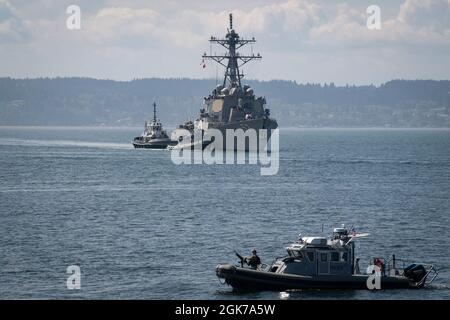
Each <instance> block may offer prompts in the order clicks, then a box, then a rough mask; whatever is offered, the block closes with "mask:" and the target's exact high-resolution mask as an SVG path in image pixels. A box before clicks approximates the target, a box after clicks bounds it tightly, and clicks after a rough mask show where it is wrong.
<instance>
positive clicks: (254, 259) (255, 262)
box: [245, 251, 261, 269]
mask: <svg viewBox="0 0 450 320" xmlns="http://www.w3.org/2000/svg"><path fill="white" fill-rule="evenodd" d="M245 262H246V263H247V264H248V265H249V266H250V267H251V268H252V269H256V268H257V267H258V266H259V265H260V264H261V259H260V258H259V257H258V255H257V254H256V251H254V252H253V255H252V256H251V257H250V258H245Z"/></svg>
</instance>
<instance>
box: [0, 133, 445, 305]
mask: <svg viewBox="0 0 450 320" xmlns="http://www.w3.org/2000/svg"><path fill="white" fill-rule="evenodd" d="M139 131H140V128H122V129H108V128H72V129H67V128H65V129H64V128H13V127H2V128H0V298H18V299H23V298H39V299H47V298H63V299H67V298H96V299H97V298H100V299H103V298H118V299H128V298H137V299H250V298H251V299H279V298H280V297H281V296H284V297H286V296H287V295H285V294H283V295H281V293H279V292H260V293H239V294H237V293H233V292H232V290H231V288H230V287H227V286H224V285H221V284H220V283H219V281H218V279H217V278H216V276H215V272H214V269H215V266H216V265H217V264H218V263H223V262H232V263H236V262H237V261H236V257H235V255H234V253H233V249H237V250H239V251H240V252H241V253H243V254H249V251H250V250H251V249H252V248H254V247H256V248H257V249H258V252H259V253H260V256H261V258H262V260H263V262H266V263H268V262H270V261H271V260H272V259H273V258H275V257H277V256H282V255H284V253H285V249H284V247H285V246H286V245H287V244H289V243H290V242H291V241H293V240H296V237H297V234H298V233H299V232H301V233H302V234H303V235H322V232H321V231H322V230H321V229H322V224H323V225H324V233H325V234H328V233H329V230H331V228H332V227H334V226H339V225H340V224H341V223H345V224H347V225H354V226H355V228H356V230H357V231H360V232H369V233H371V236H370V237H368V238H364V239H361V240H359V241H358V243H357V250H358V256H360V257H361V265H366V264H367V262H368V260H369V258H370V257H374V256H389V255H390V254H392V253H395V254H396V256H397V257H404V258H408V259H410V260H416V261H422V262H433V263H435V264H436V265H437V266H438V267H439V268H445V267H448V266H449V265H450V250H449V238H450V232H449V228H450V131H449V130H381V129H380V130H362V129H361V130H355V129H353V130H344V129H340V130H337V129H336V130H332V129H328V130H318V129H304V130H282V131H281V135H280V144H281V150H280V170H279V173H278V174H277V175H275V176H261V175H260V169H259V167H258V166H256V165H214V166H212V165H181V166H180V165H174V164H173V163H172V162H171V160H170V153H169V152H168V151H153V150H134V149H132V146H131V144H130V143H129V141H130V140H131V138H132V137H134V136H135V135H137V134H138V133H139ZM69 265H79V266H80V268H81V273H82V278H81V290H68V289H67V288H66V279H67V277H68V274H66V268H67V266H69ZM289 298H291V299H322V298H325V299H330V298H331V299H334V298H337V299H449V298H450V270H448V271H446V270H442V271H441V273H440V275H439V277H438V278H437V280H436V281H435V283H434V284H433V285H432V286H431V287H430V288H427V289H425V290H393V291H379V292H369V291H323V290H322V291H321V290H314V291H310V290H304V291H297V292H290V293H289Z"/></svg>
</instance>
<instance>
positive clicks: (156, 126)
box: [133, 102, 176, 149]
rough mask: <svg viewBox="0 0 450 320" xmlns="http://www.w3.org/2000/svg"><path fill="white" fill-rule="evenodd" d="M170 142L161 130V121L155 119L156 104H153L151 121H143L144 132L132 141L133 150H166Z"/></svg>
mask: <svg viewBox="0 0 450 320" xmlns="http://www.w3.org/2000/svg"><path fill="white" fill-rule="evenodd" d="M174 143H175V144H176V142H172V140H171V139H170V137H169V135H168V134H167V132H166V131H165V130H164V129H163V127H162V123H161V121H160V120H159V119H158V118H156V103H155V102H154V103H153V119H152V121H151V122H150V123H148V122H147V121H145V127H144V132H142V134H141V135H140V136H139V137H135V138H134V139H133V146H134V147H135V148H147V149H166V148H167V147H168V146H169V145H172V144H174Z"/></svg>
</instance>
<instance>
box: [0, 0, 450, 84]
mask: <svg viewBox="0 0 450 320" xmlns="http://www.w3.org/2000/svg"><path fill="white" fill-rule="evenodd" d="M71 4H76V5H78V6H79V7H80V8H81V30H75V31H74V30H69V29H68V28H67V27H66V20H67V18H68V16H69V15H68V14H67V13H66V8H67V7H68V6H69V5H71ZM371 4H376V5H378V6H379V7H380V8H381V30H369V29H368V28H367V26H366V20H367V17H368V16H369V15H368V14H367V13H366V8H367V7H368V6H369V5H371ZM229 12H233V14H234V27H235V29H236V31H237V32H238V33H239V34H240V35H241V36H243V37H252V36H254V37H255V38H256V39H257V41H258V42H257V43H256V44H255V45H254V47H253V51H254V52H255V53H256V52H260V53H261V54H262V56H263V59H262V61H261V62H254V63H249V64H247V65H246V66H245V67H244V72H245V73H246V74H247V77H248V78H251V79H261V80H269V79H288V80H296V81H297V82H300V83H306V82H315V83H317V82H319V83H324V82H327V83H330V82H334V83H336V84H338V85H344V84H346V83H349V84H370V83H373V84H380V83H382V82H386V81H389V80H391V79H399V78H401V79H450V0H371V1H364V0H361V1H356V0H347V1H330V0H328V1H325V0H323V1H304V0H280V1H278V0H271V1H269V0H258V1H256V0H246V1H242V0H226V1H224V0H221V1H214V0H209V1H204V0H191V1H182V0H178V1H176V0H169V1H161V0H159V1H152V0H134V1H132V0H124V1H115V0H101V1H95V0H70V1H65V0H35V1H29V0H0V76H9V77H19V78H24V77H56V76H86V77H95V78H108V79H115V80H130V79H134V78H147V77H164V78H166V77H189V78H214V77H215V76H216V73H218V74H219V76H221V75H222V73H223V70H222V69H220V68H219V69H217V68H216V66H215V65H214V64H213V63H212V62H208V63H207V65H206V68H205V69H203V68H202V67H201V65H200V63H201V55H202V54H203V52H205V51H206V52H208V53H209V51H210V44H209V42H208V39H209V37H210V36H211V35H214V36H223V35H224V34H225V33H226V28H227V26H228V13H229ZM250 50H251V48H248V49H247V50H244V52H250ZM212 52H213V53H214V52H216V53H222V52H223V50H222V49H220V48H214V47H213V48H212Z"/></svg>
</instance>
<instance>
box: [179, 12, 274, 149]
mask: <svg viewBox="0 0 450 320" xmlns="http://www.w3.org/2000/svg"><path fill="white" fill-rule="evenodd" d="M229 23H230V25H229V28H228V29H227V34H226V36H225V38H221V39H219V38H216V37H211V39H210V40H209V41H210V43H211V44H216V45H220V46H222V47H223V48H225V50H226V52H225V53H223V54H222V55H213V54H209V55H208V54H206V53H204V54H203V56H202V58H203V62H204V61H205V60H213V61H215V62H216V63H218V64H219V65H221V66H223V67H224V68H225V74H224V79H223V82H222V84H219V85H217V86H216V87H215V88H214V90H212V92H211V93H210V94H209V96H208V97H205V99H204V103H203V106H202V108H201V109H200V115H199V117H198V119H197V120H195V121H194V122H192V121H188V122H186V123H184V124H182V125H180V126H179V128H178V129H176V130H174V131H173V132H172V136H171V138H172V140H177V141H178V144H177V146H175V147H172V148H176V147H183V148H185V147H186V145H191V146H193V145H196V144H202V145H203V147H205V146H206V145H207V144H208V143H209V142H211V141H212V140H208V138H207V137H208V130H209V129H218V130H220V131H221V132H222V136H223V146H224V149H226V148H227V143H226V130H227V129H233V130H237V129H242V130H243V131H244V132H246V131H247V130H249V129H253V130H255V131H256V134H257V138H258V139H259V130H260V129H267V137H266V138H267V141H268V139H270V135H271V129H276V128H277V127H278V124H277V121H276V120H275V119H273V118H271V117H270V110H269V109H268V108H265V107H264V106H265V104H266V99H265V98H264V97H256V96H255V94H254V91H253V89H252V88H251V87H250V86H249V85H246V84H242V79H243V77H244V74H243V72H242V69H241V68H242V66H243V65H245V64H246V63H248V62H250V61H252V60H261V58H262V56H261V55H260V54H259V53H258V54H256V55H255V54H254V53H252V54H249V55H246V54H240V53H239V52H238V49H240V48H242V47H244V46H245V45H248V44H253V43H255V42H256V40H255V38H251V39H244V38H241V37H240V36H239V34H238V33H237V32H236V31H235V30H234V28H233V16H232V14H230V15H229ZM181 129H184V130H188V131H189V132H190V133H191V139H189V137H188V138H187V139H185V141H182V140H183V137H182V134H181V132H180V131H179V130H181ZM196 132H197V133H198V132H200V133H201V134H194V133H196ZM196 137H201V138H200V141H196V140H195V139H197V138H196ZM186 140H187V141H186ZM267 141H265V143H264V144H262V143H261V141H260V142H259V147H260V146H265V144H266V143H267ZM233 145H234V144H233ZM234 148H236V146H234ZM245 148H246V150H248V141H247V143H246V145H245Z"/></svg>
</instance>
